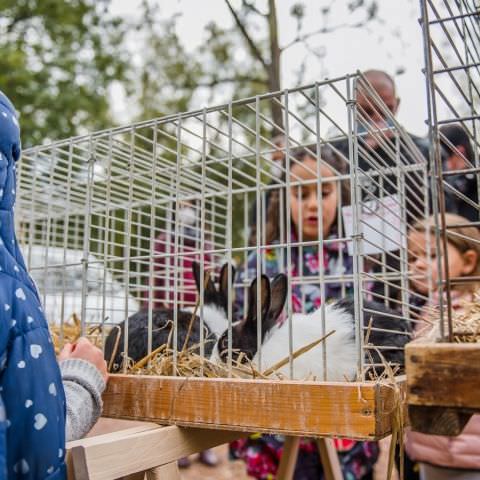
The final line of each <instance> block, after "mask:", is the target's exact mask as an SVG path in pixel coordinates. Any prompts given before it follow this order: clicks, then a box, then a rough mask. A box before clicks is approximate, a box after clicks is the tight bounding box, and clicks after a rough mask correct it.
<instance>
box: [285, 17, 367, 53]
mask: <svg viewBox="0 0 480 480" xmlns="http://www.w3.org/2000/svg"><path fill="white" fill-rule="evenodd" d="M366 23H367V22H366V21H361V22H357V23H343V24H340V25H336V26H334V27H330V28H328V27H322V28H319V29H318V30H315V31H313V32H309V33H305V34H303V35H298V36H297V37H296V38H294V39H293V40H292V41H291V42H290V43H287V44H286V45H284V46H283V47H282V48H281V49H280V50H281V51H282V52H284V51H285V50H287V49H288V48H290V47H293V45H296V44H297V43H300V42H304V41H305V40H308V39H309V38H311V37H314V36H315V35H320V34H325V33H332V32H335V31H337V30H340V29H342V28H361V27H364V26H365V24H366Z"/></svg>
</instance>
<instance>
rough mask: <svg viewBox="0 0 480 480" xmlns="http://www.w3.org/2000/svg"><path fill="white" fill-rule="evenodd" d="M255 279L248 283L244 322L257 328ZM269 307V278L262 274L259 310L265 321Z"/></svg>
mask: <svg viewBox="0 0 480 480" xmlns="http://www.w3.org/2000/svg"><path fill="white" fill-rule="evenodd" d="M257 280H258V277H256V278H255V279H254V280H253V282H252V284H251V285H250V293H249V302H248V303H249V305H248V313H247V318H246V323H247V324H249V325H250V326H254V328H255V329H256V328H257V311H258V310H257V305H258V299H257V293H258V291H257V289H258V287H257ZM269 308H270V280H269V279H268V277H267V276H266V275H262V276H261V277H260V312H261V315H262V321H265V320H266V318H267V313H268V310H269Z"/></svg>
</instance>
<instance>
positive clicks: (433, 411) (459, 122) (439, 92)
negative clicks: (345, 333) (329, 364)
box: [406, 0, 480, 435]
mask: <svg viewBox="0 0 480 480" xmlns="http://www.w3.org/2000/svg"><path fill="white" fill-rule="evenodd" d="M420 5H421V13H422V15H421V25H422V29H423V37H424V47H425V79H426V87H427V102H428V126H429V137H430V142H431V145H432V148H431V151H430V154H431V155H430V163H431V171H432V188H431V190H432V199H433V201H432V210H433V212H434V216H433V220H431V221H430V222H429V224H428V227H427V228H426V229H425V230H426V231H429V233H430V234H431V235H430V238H428V239H427V238H426V239H425V245H426V247H424V250H428V251H429V252H428V253H427V254H426V253H425V251H424V252H421V250H420V251H418V250H417V252H419V255H421V256H425V255H426V257H427V258H429V259H430V260H429V263H430V266H429V275H428V278H427V277H425V278H423V279H418V282H417V283H418V284H421V283H422V282H423V287H421V288H423V289H425V288H426V283H427V281H428V282H429V286H428V291H429V295H428V297H429V299H434V302H433V303H438V308H435V310H434V311H433V320H434V328H433V329H432V330H431V332H430V333H429V334H428V335H427V336H425V337H423V338H421V339H420V340H419V341H418V342H412V343H411V344H410V345H408V346H407V348H406V352H407V355H406V364H407V369H406V370H407V390H408V403H409V418H410V422H411V424H412V428H413V429H414V430H417V431H420V432H424V433H432V434H436V435H458V434H459V433H460V432H461V431H462V430H463V428H464V427H465V425H466V424H467V422H468V421H469V419H470V417H471V415H472V413H473V412H478V411H479V410H480V391H479V390H478V389H477V388H475V387H474V382H473V383H472V381H473V379H475V378H477V377H478V374H479V372H478V370H477V368H476V367H477V365H478V359H479V358H480V348H479V344H478V341H479V336H478V331H479V323H478V286H479V281H480V276H479V273H478V256H477V254H476V253H475V252H476V251H477V250H478V245H479V244H480V233H479V232H480V230H479V227H480V222H479V219H480V217H479V215H480V205H479V188H480V183H479V176H478V175H479V172H480V168H479V167H480V164H479V161H480V159H479V151H480V149H479V146H480V143H479V142H480V130H479V129H480V122H479V120H480V115H479V108H480V87H479V86H480V3H479V2H478V1H476V0H442V1H435V2H434V1H431V0H421V2H420ZM467 252H469V253H470V254H473V255H474V257H475V258H474V260H475V262H474V261H472V263H471V265H470V266H471V268H470V266H468V269H466V270H465V269H459V265H464V263H463V258H464V257H463V255H465V254H467ZM472 252H473V253H472ZM456 254H457V255H459V256H458V257H457V258H456V257H455V255H456ZM465 258H466V257H465ZM472 258H473V257H472ZM414 261H415V259H412V262H414ZM474 263H476V264H477V267H476V268H474ZM433 271H435V272H436V274H435V275H433ZM418 284H417V287H418ZM437 325H438V328H437V327H436V326H437ZM429 328H431V325H430V326H429V327H427V329H429Z"/></svg>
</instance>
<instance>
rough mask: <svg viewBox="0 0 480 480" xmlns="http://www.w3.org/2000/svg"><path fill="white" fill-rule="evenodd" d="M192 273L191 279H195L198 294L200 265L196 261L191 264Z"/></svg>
mask: <svg viewBox="0 0 480 480" xmlns="http://www.w3.org/2000/svg"><path fill="white" fill-rule="evenodd" d="M192 273H193V278H194V279H195V285H196V287H197V292H198V293H200V264H199V263H198V262H197V261H196V260H194V261H193V263H192Z"/></svg>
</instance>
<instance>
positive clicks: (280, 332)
mask: <svg viewBox="0 0 480 480" xmlns="http://www.w3.org/2000/svg"><path fill="white" fill-rule="evenodd" d="M321 318H322V317H321V310H320V309H318V310H316V311H315V312H313V313H311V314H309V315H302V314H294V315H293V317H292V334H293V351H296V350H298V349H299V348H301V347H304V346H306V345H308V344H309V343H312V342H313V341H315V340H317V339H320V338H321V337H322V320H321ZM332 330H335V333H334V334H332V335H330V336H329V337H328V338H327V339H326V340H325V342H322V343H320V344H319V345H318V346H316V347H314V348H312V349H311V350H309V351H308V352H306V353H304V354H303V355H300V356H299V357H298V358H297V359H295V360H294V362H293V378H294V379H297V380H302V379H305V378H307V377H309V376H311V375H314V376H315V377H316V379H317V380H323V355H322V348H323V347H322V344H323V343H325V344H326V349H327V380H328V381H334V382H335V381H345V379H348V380H353V379H354V378H355V373H356V369H357V350H356V347H355V335H354V321H353V318H352V316H351V315H350V314H349V313H348V312H345V311H344V310H343V309H339V308H336V307H335V304H330V305H327V306H326V307H325V333H329V332H330V331H332ZM288 332H289V328H288V322H287V321H285V322H284V323H283V324H282V325H280V326H278V327H274V328H273V329H272V330H271V331H270V332H269V335H268V336H267V337H266V339H265V341H264V343H263V345H262V365H261V368H262V371H264V370H266V369H268V368H269V367H271V366H272V365H274V364H275V363H277V362H279V361H280V360H282V359H283V358H285V357H287V356H288V354H289V349H288V344H289V333H288ZM253 363H255V364H256V365H258V352H257V354H256V355H255V357H254V359H253ZM278 371H279V372H280V373H282V374H283V375H285V376H286V377H287V378H289V376H290V365H289V364H287V365H285V366H284V367H283V368H281V369H279V370H278Z"/></svg>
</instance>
